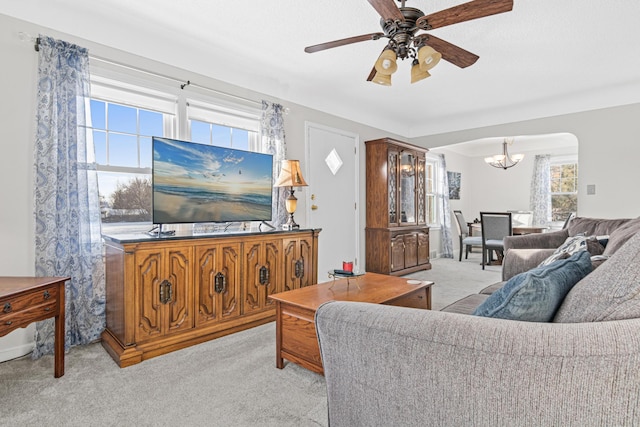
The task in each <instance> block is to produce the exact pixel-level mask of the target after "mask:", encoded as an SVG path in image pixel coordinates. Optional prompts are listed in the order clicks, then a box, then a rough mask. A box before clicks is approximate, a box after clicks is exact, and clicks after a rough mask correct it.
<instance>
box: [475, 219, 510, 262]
mask: <svg viewBox="0 0 640 427" xmlns="http://www.w3.org/2000/svg"><path fill="white" fill-rule="evenodd" d="M480 226H481V227H482V269H483V270H484V266H485V264H487V262H489V260H491V256H490V252H491V251H500V252H503V251H504V242H503V239H504V238H505V237H507V236H511V235H512V234H513V224H512V223H511V212H480Z"/></svg>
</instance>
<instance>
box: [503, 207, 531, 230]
mask: <svg viewBox="0 0 640 427" xmlns="http://www.w3.org/2000/svg"><path fill="white" fill-rule="evenodd" d="M507 212H511V220H512V224H513V226H514V227H531V226H532V225H533V212H532V211H507Z"/></svg>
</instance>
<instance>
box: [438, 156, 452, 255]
mask: <svg viewBox="0 0 640 427" xmlns="http://www.w3.org/2000/svg"><path fill="white" fill-rule="evenodd" d="M436 156H438V173H437V174H436V175H437V177H438V182H437V187H436V194H437V195H438V198H439V199H440V203H438V204H437V206H439V207H440V215H439V216H440V238H441V240H442V258H453V239H452V237H451V209H450V208H449V179H448V178H447V162H446V161H445V159H444V154H436Z"/></svg>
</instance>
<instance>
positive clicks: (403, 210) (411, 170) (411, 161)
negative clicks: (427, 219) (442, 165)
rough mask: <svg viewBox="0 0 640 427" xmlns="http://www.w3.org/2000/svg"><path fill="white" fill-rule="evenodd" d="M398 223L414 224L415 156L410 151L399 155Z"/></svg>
mask: <svg viewBox="0 0 640 427" xmlns="http://www.w3.org/2000/svg"><path fill="white" fill-rule="evenodd" d="M399 198H400V223H402V224H415V223H416V156H415V155H414V154H413V153H412V152H410V151H403V152H402V153H401V154H400V194H399Z"/></svg>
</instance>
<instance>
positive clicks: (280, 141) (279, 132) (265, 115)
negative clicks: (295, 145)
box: [260, 100, 288, 228]
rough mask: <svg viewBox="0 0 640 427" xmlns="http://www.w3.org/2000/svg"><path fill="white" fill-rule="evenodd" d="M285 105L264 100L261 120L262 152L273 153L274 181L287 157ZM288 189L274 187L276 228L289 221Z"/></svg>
mask: <svg viewBox="0 0 640 427" xmlns="http://www.w3.org/2000/svg"><path fill="white" fill-rule="evenodd" d="M282 110H283V107H282V105H280V104H274V103H271V102H267V101H264V100H263V101H262V118H261V120H260V141H261V143H262V152H263V153H267V154H272V155H273V182H274V183H275V182H276V180H277V179H278V175H280V163H281V161H282V160H284V159H286V158H287V145H286V143H285V140H284V118H283V117H282ZM287 196H288V194H287V189H286V188H282V187H273V192H272V197H273V201H274V202H273V207H272V211H271V221H272V223H273V225H274V226H275V227H276V228H280V226H281V225H282V224H284V223H286V222H287V211H286V210H285V200H286V198H287Z"/></svg>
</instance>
